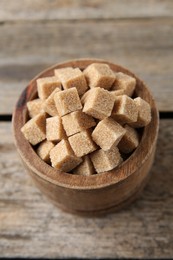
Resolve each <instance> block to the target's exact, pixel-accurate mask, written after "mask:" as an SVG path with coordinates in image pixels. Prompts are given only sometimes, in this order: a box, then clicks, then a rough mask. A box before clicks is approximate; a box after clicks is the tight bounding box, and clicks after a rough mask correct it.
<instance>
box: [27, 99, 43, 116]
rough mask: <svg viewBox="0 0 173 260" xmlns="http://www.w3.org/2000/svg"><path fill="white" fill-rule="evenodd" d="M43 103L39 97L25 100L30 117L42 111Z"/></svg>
mask: <svg viewBox="0 0 173 260" xmlns="http://www.w3.org/2000/svg"><path fill="white" fill-rule="evenodd" d="M43 103H44V101H43V100H41V99H39V98H37V99H34V100H31V101H28V102H27V108H28V112H29V116H30V118H33V117H34V116H37V115H38V114H40V113H42V112H44V110H43Z"/></svg>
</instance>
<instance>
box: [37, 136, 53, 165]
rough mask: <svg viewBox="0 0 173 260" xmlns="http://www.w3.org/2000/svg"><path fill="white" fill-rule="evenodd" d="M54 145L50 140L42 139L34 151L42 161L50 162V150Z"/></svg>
mask: <svg viewBox="0 0 173 260" xmlns="http://www.w3.org/2000/svg"><path fill="white" fill-rule="evenodd" d="M54 146H55V145H54V144H53V143H52V142H49V141H47V140H44V141H43V142H41V143H40V144H39V146H38V148H37V150H36V152H37V154H38V156H39V157H40V158H41V159H42V160H43V161H45V162H47V163H50V151H51V150H52V148H53V147H54Z"/></svg>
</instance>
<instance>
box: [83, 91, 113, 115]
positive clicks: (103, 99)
mask: <svg viewBox="0 0 173 260" xmlns="http://www.w3.org/2000/svg"><path fill="white" fill-rule="evenodd" d="M114 100H115V98H114V97H113V95H112V94H111V93H110V92H109V91H108V90H105V89H102V88H94V89H92V90H91V91H90V93H89V94H88V98H87V99H86V102H85V104H84V108H83V112H85V113H86V114H88V115H90V116H93V117H95V118H97V119H100V120H102V119H104V118H105V117H109V116H110V115H111V112H112V109H113V106H114Z"/></svg>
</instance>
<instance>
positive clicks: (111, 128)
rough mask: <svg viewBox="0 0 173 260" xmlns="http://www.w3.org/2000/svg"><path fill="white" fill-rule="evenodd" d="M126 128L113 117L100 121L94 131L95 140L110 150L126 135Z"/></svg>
mask: <svg viewBox="0 0 173 260" xmlns="http://www.w3.org/2000/svg"><path fill="white" fill-rule="evenodd" d="M125 133H126V130H125V129H124V128H123V127H122V126H121V125H120V124H118V123H117V122H115V121H114V120H113V119H112V118H105V119H103V120H102V121H100V122H99V123H98V124H97V126H96V127H95V129H94V131H93V132H92V138H93V140H94V142H95V143H96V144H97V145H99V146H100V147H101V148H102V149H103V150H105V151H106V150H109V149H111V148H112V147H113V146H116V145H117V144H118V143H119V141H120V140H121V138H122V137H123V136H124V135H125Z"/></svg>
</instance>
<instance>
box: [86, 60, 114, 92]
mask: <svg viewBox="0 0 173 260" xmlns="http://www.w3.org/2000/svg"><path fill="white" fill-rule="evenodd" d="M84 74H85V77H86V79H87V82H88V84H89V86H90V88H95V87H100V88H105V89H110V88H111V86H112V84H113V82H114V81H115V73H114V72H113V71H112V70H111V69H110V67H109V66H108V65H107V64H103V63H92V64H91V65H89V66H88V67H87V68H86V69H85V70H84Z"/></svg>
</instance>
